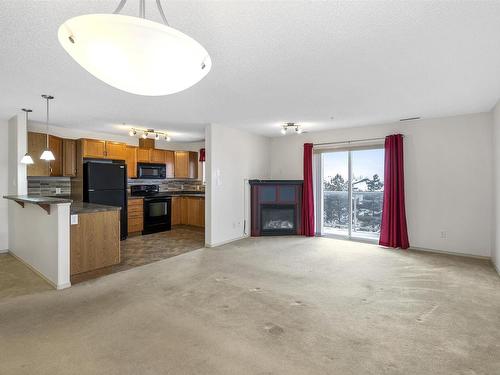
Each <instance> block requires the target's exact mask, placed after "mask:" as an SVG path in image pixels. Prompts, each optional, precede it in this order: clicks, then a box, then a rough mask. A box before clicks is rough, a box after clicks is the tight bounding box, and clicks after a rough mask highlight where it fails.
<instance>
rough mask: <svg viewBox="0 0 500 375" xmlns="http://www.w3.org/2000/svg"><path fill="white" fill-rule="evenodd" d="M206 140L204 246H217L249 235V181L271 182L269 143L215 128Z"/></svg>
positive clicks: (235, 130)
mask: <svg viewBox="0 0 500 375" xmlns="http://www.w3.org/2000/svg"><path fill="white" fill-rule="evenodd" d="M205 138H206V150H207V162H206V167H207V187H206V192H205V196H206V206H205V208H206V213H205V218H206V220H205V221H206V227H205V242H206V243H207V245H208V246H217V245H220V244H223V243H226V242H230V241H232V240H235V239H238V238H241V237H244V236H246V235H248V233H249V232H250V229H249V227H248V226H249V224H250V209H249V203H250V193H249V185H248V179H253V178H269V155H270V148H269V146H270V140H269V138H266V137H262V136H258V135H254V134H251V133H248V132H246V131H242V130H237V129H234V128H229V127H225V126H221V125H216V124H212V125H209V126H208V127H207V129H206V137H205ZM245 220H246V223H247V226H246V231H245V230H244V222H245ZM245 232H246V233H245Z"/></svg>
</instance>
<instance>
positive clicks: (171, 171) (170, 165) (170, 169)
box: [165, 151, 175, 178]
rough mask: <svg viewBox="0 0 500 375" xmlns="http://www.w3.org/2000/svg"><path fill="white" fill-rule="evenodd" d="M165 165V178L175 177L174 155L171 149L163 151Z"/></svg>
mask: <svg viewBox="0 0 500 375" xmlns="http://www.w3.org/2000/svg"><path fill="white" fill-rule="evenodd" d="M165 165H166V167H167V168H166V169H167V170H166V172H167V178H174V177H175V168H174V166H175V156H174V152H173V151H165Z"/></svg>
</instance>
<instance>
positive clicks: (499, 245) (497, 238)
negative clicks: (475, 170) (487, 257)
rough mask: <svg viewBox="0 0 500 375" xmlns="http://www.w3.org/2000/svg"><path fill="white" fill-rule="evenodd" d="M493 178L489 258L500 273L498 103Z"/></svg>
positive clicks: (499, 133) (494, 113)
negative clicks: (490, 249)
mask: <svg viewBox="0 0 500 375" xmlns="http://www.w3.org/2000/svg"><path fill="white" fill-rule="evenodd" d="M492 114H493V152H494V155H493V166H494V170H493V177H494V184H493V189H494V195H495V197H494V198H495V199H494V201H495V205H494V214H493V223H494V224H493V228H492V241H493V248H492V251H491V258H492V260H493V263H494V264H495V267H496V268H497V271H498V273H500V197H499V193H498V192H499V189H500V101H498V103H497V105H496V106H495V107H494V108H493V111H492Z"/></svg>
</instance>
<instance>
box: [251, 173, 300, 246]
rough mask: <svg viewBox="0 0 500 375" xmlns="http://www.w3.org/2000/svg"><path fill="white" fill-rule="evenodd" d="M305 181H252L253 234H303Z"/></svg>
mask: <svg viewBox="0 0 500 375" xmlns="http://www.w3.org/2000/svg"><path fill="white" fill-rule="evenodd" d="M302 185H303V182H302V181H301V180H250V186H251V189H252V190H251V191H252V193H251V194H252V195H251V198H252V207H251V216H252V223H251V234H252V236H254V237H255V236H276V235H300V234H302V228H301V208H302Z"/></svg>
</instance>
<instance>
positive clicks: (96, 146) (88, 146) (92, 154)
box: [82, 139, 106, 159]
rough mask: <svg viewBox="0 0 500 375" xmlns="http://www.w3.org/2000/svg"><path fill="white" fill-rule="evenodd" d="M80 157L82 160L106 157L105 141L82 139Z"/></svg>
mask: <svg viewBox="0 0 500 375" xmlns="http://www.w3.org/2000/svg"><path fill="white" fill-rule="evenodd" d="M82 156H83V157H84V158H99V159H104V158H105V157H106V141H101V140H97V139H82Z"/></svg>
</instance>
